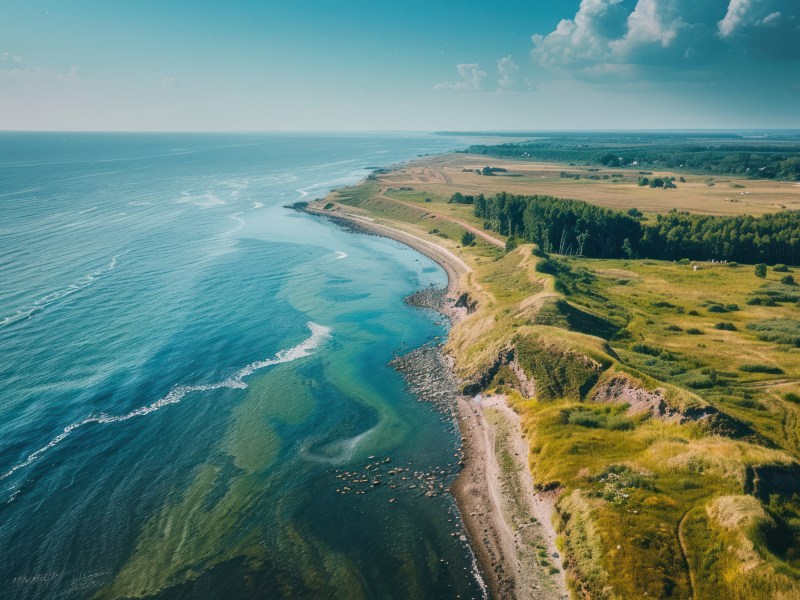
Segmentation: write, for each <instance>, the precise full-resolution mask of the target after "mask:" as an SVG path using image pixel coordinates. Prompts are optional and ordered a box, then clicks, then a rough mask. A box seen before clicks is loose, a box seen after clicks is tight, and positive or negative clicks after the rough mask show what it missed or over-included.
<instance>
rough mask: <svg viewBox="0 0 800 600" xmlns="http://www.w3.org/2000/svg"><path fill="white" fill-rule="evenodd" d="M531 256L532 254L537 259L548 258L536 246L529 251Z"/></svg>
mask: <svg viewBox="0 0 800 600" xmlns="http://www.w3.org/2000/svg"><path fill="white" fill-rule="evenodd" d="M531 254H533V255H534V256H538V257H539V258H549V257H548V255H547V254H546V253H545V252H543V251H542V250H540V249H539V247H538V246H535V247H534V248H533V249H532V250H531Z"/></svg>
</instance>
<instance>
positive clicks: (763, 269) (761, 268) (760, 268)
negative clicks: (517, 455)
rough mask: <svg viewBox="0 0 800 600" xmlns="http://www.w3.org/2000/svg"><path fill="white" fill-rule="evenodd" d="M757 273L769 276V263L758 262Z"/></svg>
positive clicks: (757, 275)
mask: <svg viewBox="0 0 800 600" xmlns="http://www.w3.org/2000/svg"><path fill="white" fill-rule="evenodd" d="M754 269H755V274H756V277H761V278H762V279H764V278H765V277H766V276H767V265H765V264H764V263H758V264H757V265H756V266H755V267H754Z"/></svg>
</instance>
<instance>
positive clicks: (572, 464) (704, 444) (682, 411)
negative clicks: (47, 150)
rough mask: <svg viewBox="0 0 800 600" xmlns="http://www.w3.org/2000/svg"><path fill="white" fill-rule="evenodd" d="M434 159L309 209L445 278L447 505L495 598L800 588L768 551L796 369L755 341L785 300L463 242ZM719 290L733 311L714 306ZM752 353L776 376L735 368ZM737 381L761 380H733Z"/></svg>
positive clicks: (786, 531) (792, 457)
mask: <svg viewBox="0 0 800 600" xmlns="http://www.w3.org/2000/svg"><path fill="white" fill-rule="evenodd" d="M446 160H447V159H441V158H433V159H429V160H427V161H418V162H415V163H412V164H410V165H407V166H405V167H402V168H399V169H397V170H395V171H388V172H387V173H385V174H382V175H381V176H380V177H377V178H371V179H368V180H366V181H365V182H363V183H362V184H361V185H360V186H357V187H356V188H348V189H345V190H341V191H339V192H336V193H334V194H332V195H331V196H330V197H328V198H327V199H326V200H325V201H324V202H320V203H317V204H316V205H312V206H311V207H309V210H310V211H312V212H315V213H317V214H324V215H327V216H330V217H333V218H335V219H343V220H344V221H343V222H347V223H350V224H351V225H353V226H356V227H357V228H359V229H360V230H362V231H365V232H369V233H373V234H377V235H385V236H388V237H392V238H394V239H397V240H399V241H401V242H403V243H406V244H408V245H410V246H412V247H414V248H416V249H417V250H419V251H420V252H423V253H425V254H427V255H428V256H430V257H431V258H433V259H434V260H436V261H437V262H439V263H440V264H441V265H442V266H443V267H444V268H445V270H446V271H447V272H448V276H449V287H448V298H449V302H448V303H447V309H446V310H447V311H448V313H449V315H450V316H451V318H452V320H453V326H452V329H451V332H450V336H449V339H448V342H447V344H446V347H445V349H446V351H447V353H448V354H449V355H450V356H451V357H452V361H453V369H454V372H455V374H456V375H457V377H458V379H459V381H460V382H461V389H462V391H463V393H464V397H463V399H462V400H461V401H460V402H459V405H458V406H459V411H458V418H459V425H460V428H461V433H462V441H463V446H464V455H465V464H464V467H463V470H462V473H461V476H460V477H459V479H458V480H457V481H456V483H455V485H454V486H453V488H452V492H453V494H454V496H455V498H456V501H457V503H458V505H459V509H460V512H461V515H462V519H463V521H464V525H465V529H466V531H467V532H468V534H469V537H470V540H471V543H472V546H473V548H474V551H475V554H476V556H477V557H478V559H479V562H480V566H481V571H482V572H483V574H484V577H485V579H486V581H487V583H488V584H489V587H490V589H491V591H492V593H493V595H494V596H495V597H504V598H505V597H517V598H547V597H559V596H562V595H564V594H567V593H569V594H571V595H572V596H574V597H584V598H627V597H632V596H640V595H642V594H646V595H648V596H649V597H675V598H692V597H693V598H715V597H720V594H722V595H728V597H741V598H761V597H768V596H770V595H774V594H781V593H782V594H788V595H787V596H786V597H793V596H792V594H794V593H796V592H800V586H799V585H798V583H797V581H798V580H797V578H796V577H795V576H794V575H793V574H792V573H793V571H792V569H794V566H793V562H792V561H793V559H792V558H791V556H793V555H791V554H789V555H787V554H786V550H785V549H781V544H783V545H784V546H785V545H786V544H788V545H789V546H792V547H796V541H795V538H794V537H793V536H794V533H792V531H793V530H792V529H791V525H788V523H789V521H790V520H791V519H792V518H793V517H791V515H792V514H794V513H793V512H792V511H793V510H794V509H793V508H792V506H794V505H793V504H792V502H794V501H793V500H792V497H793V496H792V494H793V493H795V492H796V490H798V489H800V487H799V486H798V483H799V482H800V479H798V478H797V477H796V473H797V472H798V467H797V464H798V463H797V458H798V456H799V455H800V444H798V443H797V442H796V441H795V440H797V439H798V437H797V436H796V434H792V433H791V432H790V430H791V428H792V427H793V425H792V423H796V420H795V419H796V416H795V415H796V408H795V407H794V406H792V403H791V402H789V401H786V400H785V399H784V398H791V396H792V393H794V392H793V390H795V389H797V381H798V380H797V379H796V378H795V377H794V373H795V370H796V369H797V367H798V365H797V359H795V358H794V355H793V354H792V353H791V352H788V351H785V350H781V346H779V345H778V346H776V345H775V344H773V345H767V342H765V341H764V340H765V339H767V338H764V337H762V338H758V337H757V336H756V335H754V334H751V333H748V332H749V329H748V324H749V323H751V322H756V323H760V322H764V321H763V319H765V318H766V317H767V316H770V317H773V318H775V317H785V318H796V315H794V312H793V311H795V310H796V309H795V308H794V305H791V306H786V307H785V308H780V307H778V308H777V309H775V308H773V309H770V310H766V309H764V308H762V305H759V304H758V303H755V302H753V303H751V302H749V299H750V298H752V297H758V294H759V293H760V292H759V289H760V288H759V285H760V282H759V281H758V280H755V279H754V278H753V277H752V274H751V273H752V271H751V270H750V269H747V268H746V267H740V266H737V265H722V264H717V265H703V267H702V269H700V270H698V269H694V270H692V269H691V266H689V267H688V268H687V267H686V266H685V265H679V264H676V263H669V262H656V261H625V260H589V259H580V258H574V257H573V258H570V257H558V256H549V255H547V254H545V253H544V252H542V251H541V250H540V249H538V248H537V247H535V246H533V245H531V244H517V243H507V240H504V239H503V238H502V237H501V236H496V237H494V238H493V239H492V240H490V239H487V237H492V236H493V235H495V234H491V233H487V232H485V231H484V232H482V235H481V236H476V235H474V234H473V233H472V230H473V229H474V228H475V227H476V225H478V223H476V222H475V220H474V219H472V218H471V216H470V212H469V208H468V207H466V210H461V209H460V208H459V207H453V206H452V204H450V203H449V202H448V201H447V196H446V195H443V193H442V189H448V190H449V189H452V185H453V184H452V183H450V182H448V179H449V178H450V174H452V173H453V169H454V167H451V170H450V171H448V166H447V165H448V164H449V163H447V162H446ZM443 164H444V166H443ZM396 182H402V184H403V185H402V186H399V185H398V184H397V183H396ZM470 234H472V235H470ZM698 273H699V275H698ZM720 289H725V290H726V292H727V294H728V298H730V299H731V301H729V302H727V304H723V303H719V302H716V301H714V300H713V298H712V299H709V296H711V297H713V296H714V295H716V294H718V293H719V290H720ZM742 307H746V308H742ZM770 311H771V312H770ZM722 312H724V313H727V314H726V315H725V318H727V319H729V320H728V321H725V322H724V323H723V325H724V326H718V325H719V324H715V321H717V320H718V319H719V318H720V317H719V315H718V313H722ZM734 322H735V323H734ZM705 331H708V332H709V333H708V334H705ZM712 332H713V333H712ZM698 335H702V336H703V337H698ZM754 353H758V354H760V356H761V360H762V361H764V360H768V361H775V362H777V363H778V364H780V367H777V366H774V367H770V369H771V371H770V370H767V368H766V367H758V368H756V367H752V368H751V367H749V366H748V364H749V363H748V364H744V365H743V366H742V363H743V362H744V361H745V360H747V359H748V358H749V356H752V355H753V354H754ZM748 372H757V373H763V375H761V374H759V375H757V376H747V375H746V376H740V375H739V374H737V373H748ZM770 372H771V373H779V374H780V377H771V378H770V377H768V375H767V374H768V373H770ZM784 395H785V396H784ZM782 432H785V433H782ZM781 519H787V520H786V521H784V522H782V521H781ZM780 532H783V533H780ZM776 536H783V537H782V538H780V539H781V540H782V541H780V542H778V541H776V540H778V539H779V538H778V537H776ZM743 557H744V558H743ZM745 558H746V560H745V561H744V562H742V561H743V560H744V559H745ZM734 590H735V592H734ZM765 590H766V592H765ZM764 593H767V594H768V596H764V595H763V594H764Z"/></svg>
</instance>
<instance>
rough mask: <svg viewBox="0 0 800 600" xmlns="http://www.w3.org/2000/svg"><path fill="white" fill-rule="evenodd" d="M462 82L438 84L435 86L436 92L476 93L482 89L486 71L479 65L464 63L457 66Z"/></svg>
mask: <svg viewBox="0 0 800 600" xmlns="http://www.w3.org/2000/svg"><path fill="white" fill-rule="evenodd" d="M456 71H458V75H459V77H461V80H460V81H456V82H455V83H448V82H444V83H438V84H436V85H435V86H434V88H433V89H435V90H456V91H465V92H476V91H479V90H480V89H481V86H482V84H483V80H484V79H485V78H486V71H482V70H481V69H480V67H479V66H478V64H477V63H462V64H460V65H456Z"/></svg>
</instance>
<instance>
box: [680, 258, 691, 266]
mask: <svg viewBox="0 0 800 600" xmlns="http://www.w3.org/2000/svg"><path fill="white" fill-rule="evenodd" d="M678 264H679V265H690V264H692V261H690V260H689V259H688V258H682V259H680V260H679V261H678Z"/></svg>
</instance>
